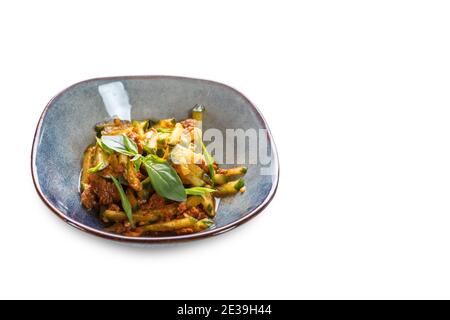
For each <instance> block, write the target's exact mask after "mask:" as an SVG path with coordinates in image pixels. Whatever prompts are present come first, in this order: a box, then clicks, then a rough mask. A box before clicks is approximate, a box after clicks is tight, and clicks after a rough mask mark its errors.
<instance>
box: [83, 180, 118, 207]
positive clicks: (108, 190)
mask: <svg viewBox="0 0 450 320" xmlns="http://www.w3.org/2000/svg"><path fill="white" fill-rule="evenodd" d="M89 184H90V185H91V186H92V188H93V189H94V192H95V194H96V195H97V197H98V203H99V204H101V205H109V204H111V203H113V202H119V201H120V195H119V192H118V191H117V189H116V186H115V185H114V183H113V182H111V181H109V180H107V179H105V178H102V177H100V176H98V175H96V174H92V175H90V176H89Z"/></svg>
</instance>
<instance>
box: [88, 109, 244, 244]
mask: <svg viewBox="0 0 450 320" xmlns="http://www.w3.org/2000/svg"><path fill="white" fill-rule="evenodd" d="M204 111H205V108H204V107H203V106H201V105H196V106H195V107H194V108H193V110H192V118H190V119H185V120H183V121H180V122H177V121H176V120H175V119H173V118H168V119H160V120H157V121H151V120H143V121H138V120H134V121H124V120H121V119H119V118H115V119H113V120H111V121H106V122H102V123H98V124H97V125H96V126H95V132H96V143H95V144H93V145H90V146H88V147H87V149H86V150H85V152H84V156H83V163H82V172H81V178H80V192H81V203H82V205H83V206H84V207H85V208H86V209H88V210H90V211H92V212H94V213H96V214H98V217H99V219H100V220H101V221H102V222H103V223H104V224H105V228H106V230H107V231H110V232H114V233H118V234H123V235H126V236H134V237H139V236H143V235H154V236H157V235H167V234H190V233H196V232H200V231H203V230H205V229H208V228H211V227H213V225H214V220H213V219H214V216H215V215H216V206H215V203H216V198H220V197H227V196H233V195H236V194H237V193H239V192H245V182H244V180H243V179H242V178H240V176H243V175H245V173H246V172H247V168H246V167H243V166H239V167H234V168H227V169H224V168H219V166H218V164H217V163H216V161H215V160H214V158H213V157H212V156H211V155H210V153H209V152H208V151H207V149H206V147H205V145H204V143H203V140H202V130H201V122H202V120H203V115H204Z"/></svg>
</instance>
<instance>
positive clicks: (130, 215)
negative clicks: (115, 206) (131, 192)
mask: <svg viewBox="0 0 450 320" xmlns="http://www.w3.org/2000/svg"><path fill="white" fill-rule="evenodd" d="M111 179H112V181H113V182H114V184H115V185H116V188H117V190H118V191H119V195H120V201H121V202H122V207H123V210H124V211H125V213H126V214H127V217H128V221H130V223H131V226H132V227H133V228H134V221H133V211H132V210H131V204H130V201H129V200H128V198H127V195H126V194H125V191H123V188H122V185H121V184H120V182H119V181H117V179H116V178H114V177H113V176H111Z"/></svg>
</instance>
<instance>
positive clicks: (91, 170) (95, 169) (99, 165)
mask: <svg viewBox="0 0 450 320" xmlns="http://www.w3.org/2000/svg"><path fill="white" fill-rule="evenodd" d="M106 167H107V164H106V163H104V162H103V161H101V162H99V163H97V165H96V166H95V167H92V168H89V169H88V172H89V173H95V172H98V171H102V170H103V169H105V168H106Z"/></svg>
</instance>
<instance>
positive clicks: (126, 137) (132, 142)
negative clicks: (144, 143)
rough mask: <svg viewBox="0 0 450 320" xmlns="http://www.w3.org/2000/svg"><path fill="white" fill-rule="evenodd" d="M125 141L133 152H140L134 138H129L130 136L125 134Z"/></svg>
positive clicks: (128, 148)
mask: <svg viewBox="0 0 450 320" xmlns="http://www.w3.org/2000/svg"><path fill="white" fill-rule="evenodd" d="M123 141H124V143H125V148H126V149H127V150H128V151H130V152H131V153H133V154H138V148H137V145H136V143H134V141H133V140H131V139H130V138H128V136H126V135H123Z"/></svg>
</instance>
